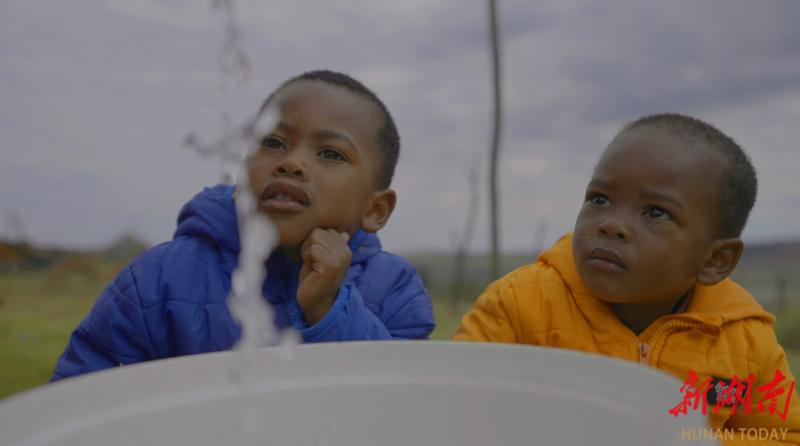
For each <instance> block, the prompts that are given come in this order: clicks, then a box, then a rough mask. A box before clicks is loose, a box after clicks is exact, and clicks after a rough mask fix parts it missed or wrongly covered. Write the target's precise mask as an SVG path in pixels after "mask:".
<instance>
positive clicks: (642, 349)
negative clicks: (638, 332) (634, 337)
mask: <svg viewBox="0 0 800 446" xmlns="http://www.w3.org/2000/svg"><path fill="white" fill-rule="evenodd" d="M694 325H696V324H694V323H691V322H686V321H680V320H678V321H670V322H666V323H664V324H663V325H662V326H660V327H658V330H656V331H655V332H654V333H653V334H652V335H650V337H649V338H648V339H647V341H645V342H639V362H640V363H641V364H645V365H650V357H651V356H652V355H651V353H652V352H651V350H652V349H653V344H654V340H655V339H656V338H657V337H658V336H660V335H661V334H662V333H663V332H664V331H666V330H667V329H669V328H673V327H691V326H694Z"/></svg>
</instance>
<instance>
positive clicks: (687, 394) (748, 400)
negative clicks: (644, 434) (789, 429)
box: [669, 370, 795, 421]
mask: <svg viewBox="0 0 800 446" xmlns="http://www.w3.org/2000/svg"><path fill="white" fill-rule="evenodd" d="M785 379H786V376H785V375H784V374H783V373H781V371H780V370H775V377H774V378H773V379H772V381H770V382H768V383H766V384H764V385H762V386H759V387H757V388H756V389H755V390H756V392H758V393H759V394H760V395H761V399H760V400H758V405H757V407H756V412H769V413H770V415H772V414H776V415H778V417H780V419H781V420H784V421H786V415H787V414H788V412H789V401H790V400H791V398H792V392H793V391H794V384H795V382H794V381H792V382H788V381H787V382H786V383H784V384H783V385H781V382H782V381H783V380H785ZM755 380H756V378H755V376H754V375H750V376H748V377H747V378H746V379H739V378H738V377H737V376H736V375H733V378H731V379H729V380H726V379H722V378H714V377H711V376H709V377H708V378H706V379H704V380H703V381H702V382H701V381H700V378H699V377H698V376H697V374H696V373H695V372H694V371H692V370H689V377H688V378H687V379H686V381H684V383H683V386H681V393H682V394H683V400H682V401H681V402H680V403H678V405H677V406H675V407H673V408H672V409H670V410H669V413H670V414H672V415H674V416H676V417H677V416H678V415H686V414H687V413H688V411H689V410H690V409H691V410H697V409H698V408H699V409H700V410H701V411H702V412H703V415H705V414H707V413H708V406H710V405H713V408H712V410H713V411H714V413H717V412H719V411H720V409H722V408H723V407H730V409H731V415H733V414H735V413H736V411H737V410H739V409H740V408H739V406H740V405H741V406H742V407H741V410H742V411H743V412H744V413H748V414H749V413H750V412H751V411H752V410H753V405H752V402H753V386H754V383H755ZM784 394H785V395H786V403H785V404H784V405H783V408H780V407H779V406H778V400H779V398H780V397H781V396H783V395H784Z"/></svg>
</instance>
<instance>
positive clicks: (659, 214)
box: [647, 206, 672, 220]
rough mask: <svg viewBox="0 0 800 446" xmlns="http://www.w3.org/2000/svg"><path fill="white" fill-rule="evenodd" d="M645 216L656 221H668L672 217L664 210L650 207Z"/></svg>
mask: <svg viewBox="0 0 800 446" xmlns="http://www.w3.org/2000/svg"><path fill="white" fill-rule="evenodd" d="M647 215H648V216H649V217H650V218H654V219H656V220H669V219H670V218H672V216H671V215H670V214H669V212H667V211H666V210H664V208H660V207H658V206H652V207H650V208H648V209H647Z"/></svg>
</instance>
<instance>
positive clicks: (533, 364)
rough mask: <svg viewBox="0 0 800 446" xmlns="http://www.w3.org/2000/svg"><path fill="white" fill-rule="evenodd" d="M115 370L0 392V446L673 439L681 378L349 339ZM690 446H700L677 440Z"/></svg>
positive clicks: (678, 423)
mask: <svg viewBox="0 0 800 446" xmlns="http://www.w3.org/2000/svg"><path fill="white" fill-rule="evenodd" d="M285 353H286V351H285V350H281V348H268V349H260V350H256V351H254V352H253V353H252V356H250V361H249V362H250V368H249V369H248V370H249V372H248V375H249V376H252V379H251V380H250V381H248V390H247V391H246V392H245V391H243V388H242V385H241V384H239V383H237V380H236V379H234V375H236V372H234V371H233V370H234V369H235V364H238V363H240V362H241V360H242V358H243V357H242V356H241V354H240V353H237V352H224V353H214V354H206V355H196V356H189V357H182V358H175V359H169V360H164V361H154V362H149V363H144V364H140V365H134V366H126V367H121V368H117V369H113V370H108V371H104V372H99V373H94V374H90V375H86V376H82V377H77V378H73V379H69V380H64V381H62V382H58V383H55V384H50V385H47V386H43V387H40V388H37V389H34V390H32V391H29V392H26V393H23V394H20V395H18V396H15V397H12V398H8V399H6V400H3V401H2V402H0V445H2V446H23V445H25V446H33V445H48V446H50V445H59V446H70V445H80V446H95V445H135V446H143V445H192V446H205V445H240V444H263V445H386V446H394V445H397V446H412V445H485V446H500V445H569V446H577V445H584V444H585V445H592V446H597V445H614V446H619V445H637V446H639V445H674V444H682V440H681V430H682V429H691V428H695V429H699V428H703V427H705V426H706V418H705V417H704V416H702V415H701V414H699V413H692V414H690V415H688V416H681V417H679V418H675V417H673V416H672V415H670V414H669V413H668V412H667V410H668V409H669V408H671V407H673V406H675V404H677V403H678V402H679V401H680V396H681V394H680V392H679V389H680V386H681V382H680V381H678V380H677V379H675V378H673V377H671V376H668V375H666V374H665V373H662V372H660V371H658V370H653V369H648V368H645V367H642V366H639V365H637V364H634V363H629V362H623V361H618V360H614V359H610V358H605V357H601V356H596V355H588V354H583V353H578V352H572V351H567V350H559V349H543V348H536V347H529V346H511V345H499V344H475V343H455V342H354V343H337V344H317V345H303V346H297V347H295V348H294V350H292V355H291V357H287V355H286V354H285ZM685 444H691V445H693V446H697V445H702V444H709V443H704V442H702V441H697V440H686V443H685Z"/></svg>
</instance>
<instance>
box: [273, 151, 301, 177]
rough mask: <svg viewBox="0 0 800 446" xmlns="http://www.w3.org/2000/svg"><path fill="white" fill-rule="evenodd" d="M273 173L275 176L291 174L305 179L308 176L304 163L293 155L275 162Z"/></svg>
mask: <svg viewBox="0 0 800 446" xmlns="http://www.w3.org/2000/svg"><path fill="white" fill-rule="evenodd" d="M272 173H273V175H275V176H290V177H295V178H299V179H304V178H305V176H306V173H305V169H303V164H302V163H301V162H300V161H299V160H297V159H296V157H293V156H287V157H284V158H283V159H282V160H280V161H279V162H278V163H277V164H275V167H274V169H273V172H272Z"/></svg>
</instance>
